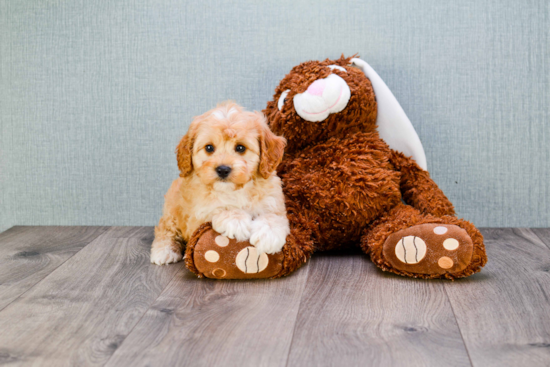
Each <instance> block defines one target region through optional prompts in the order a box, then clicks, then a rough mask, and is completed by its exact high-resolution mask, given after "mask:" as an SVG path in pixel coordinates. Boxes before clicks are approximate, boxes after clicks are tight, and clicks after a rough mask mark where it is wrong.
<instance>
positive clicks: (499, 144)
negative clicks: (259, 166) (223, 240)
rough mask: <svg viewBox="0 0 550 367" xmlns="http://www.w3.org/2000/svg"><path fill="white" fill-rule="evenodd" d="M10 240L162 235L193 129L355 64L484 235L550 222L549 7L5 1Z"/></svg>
mask: <svg viewBox="0 0 550 367" xmlns="http://www.w3.org/2000/svg"><path fill="white" fill-rule="evenodd" d="M0 11H1V13H0V17H1V25H0V27H1V28H0V43H1V44H0V51H1V54H0V66H1V69H0V71H1V79H0V83H1V84H0V87H1V88H0V93H1V99H0V119H1V120H0V121H1V134H2V136H1V147H0V149H1V151H0V154H1V155H0V159H1V161H0V180H1V181H0V185H1V186H0V189H1V194H0V195H1V196H0V199H1V200H2V202H1V208H0V209H1V214H0V215H1V217H0V229H6V228H8V227H10V226H12V225H15V224H69V225H70V224H85V225H93V224H97V225H115V224H117V225H122V224H128V225H153V224H155V222H156V221H157V220H158V217H159V216H160V213H161V208H162V201H163V194H164V192H165V191H166V189H167V188H168V187H169V185H170V182H171V180H172V179H174V178H175V177H176V176H177V169H176V164H175V157H174V154H173V150H174V148H175V146H176V144H177V142H178V140H179V138H180V137H181V136H182V135H183V134H184V133H185V131H186V129H187V127H188V125H189V122H190V120H191V118H192V117H193V116H194V115H197V114H200V113H202V112H204V111H205V110H207V109H210V108H211V107H213V106H214V105H215V104H216V103H217V102H219V101H222V100H225V99H229V98H231V99H234V100H236V101H238V102H239V103H241V104H243V105H245V106H246V107H248V108H250V109H262V108H263V107H264V106H265V103H266V101H267V100H268V99H269V98H271V96H272V93H273V90H274V88H275V86H276V85H277V82H278V80H280V79H281V78H282V77H283V76H284V75H285V74H286V72H287V71H288V70H289V69H290V68H291V67H292V66H293V65H295V64H297V63H299V62H301V61H305V60H308V59H324V58H326V57H338V56H339V55H340V54H341V53H345V54H346V55H351V54H354V53H356V52H358V53H359V54H360V55H361V56H362V57H363V58H364V59H365V60H367V61H368V62H369V63H370V64H371V65H372V66H373V67H374V68H375V69H376V70H377V71H378V72H379V74H380V75H381V76H382V78H384V79H385V81H386V83H387V84H388V85H389V86H390V88H391V89H392V90H393V92H394V93H395V95H396V96H397V98H398V100H399V101H400V102H401V104H402V105H403V108H404V109H405V111H406V112H407V113H408V115H409V117H410V119H411V121H412V122H413V124H414V125H415V126H416V128H417V130H418V132H419V135H420V137H421V139H422V141H423V143H424V146H425V149H426V154H427V157H428V163H429V166H430V171H431V174H432V176H433V177H434V179H435V180H436V181H437V182H438V183H439V185H440V186H441V187H442V188H443V189H444V191H445V192H446V193H447V195H448V196H449V197H450V199H451V200H452V201H453V202H454V203H455V205H456V207H457V210H458V213H459V215H461V216H463V217H465V218H467V219H470V220H472V221H474V222H475V223H477V224H478V225H479V226H550V218H549V216H548V212H549V211H550V199H549V194H550V188H549V187H550V173H549V166H550V163H549V161H550V148H549V145H548V142H549V141H550V124H549V123H548V120H549V117H550V107H549V106H550V103H549V102H550V80H549V72H550V70H549V54H550V44H549V28H548V24H549V6H548V2H547V1H534V2H533V1H522V2H518V1H484V2H480V1H460V2H450V1H449V2H441V1H437V0H422V1H397V0H392V1H384V2H381V1H349V2H343V1H342V2H340V1H338V2H336V1H311V2H303V1H296V0H294V1H278V2H263V4H261V3H260V2H257V1H227V2H210V1H204V2H203V1H192V2H191V1H188V2H185V1H181V0H154V1H153V0H133V1H118V0H94V1H84V0H72V1H68V0H66V1H61V0H60V1H53V0H51V1H50V0H43V1H38V0H37V1H21V0H0Z"/></svg>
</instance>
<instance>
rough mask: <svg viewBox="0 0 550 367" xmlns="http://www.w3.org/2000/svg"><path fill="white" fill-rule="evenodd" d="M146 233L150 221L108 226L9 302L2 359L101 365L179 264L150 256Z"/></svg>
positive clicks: (2, 317)
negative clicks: (135, 225)
mask: <svg viewBox="0 0 550 367" xmlns="http://www.w3.org/2000/svg"><path fill="white" fill-rule="evenodd" d="M121 233H127V235H128V236H129V237H128V238H124V237H120V235H121ZM111 235H113V236H111ZM152 239H153V228H152V227H146V228H145V227H144V228H137V229H136V228H134V229H132V228H129V229H128V228H123V229H120V228H114V229H112V230H109V231H107V232H106V233H104V234H103V235H101V236H99V237H98V238H96V239H95V240H94V241H93V242H91V243H90V244H89V245H87V246H86V247H84V248H83V249H82V250H81V251H79V252H78V253H77V254H76V255H75V256H73V257H72V258H70V259H69V260H67V261H66V262H65V263H64V264H63V265H61V266H60V267H59V268H57V269H56V270H55V271H53V272H52V273H51V274H50V275H49V276H47V277H46V278H45V279H43V280H42V281H41V282H40V283H38V284H37V285H35V286H34V287H33V288H32V289H30V290H29V291H28V292H26V293H25V294H23V295H22V296H21V297H19V298H18V299H17V300H15V301H14V302H12V303H11V304H10V305H9V306H7V307H6V308H5V309H4V310H3V311H1V312H0V330H2V332H1V333H0V355H1V356H2V359H3V360H4V361H10V362H11V363H12V364H15V365H48V366H77V365H104V364H105V362H106V361H107V360H108V359H109V357H110V356H111V355H112V353H113V352H114V351H115V350H116V349H117V347H118V346H119V345H120V343H121V342H122V341H123V340H124V338H125V337H126V335H127V334H128V333H129V332H130V331H131V330H132V328H133V327H134V326H135V325H136V324H137V322H138V321H139V319H140V318H141V317H142V316H143V314H144V313H145V311H146V310H147V309H148V308H149V307H150V306H151V304H152V303H153V302H154V300H155V299H156V298H157V297H158V295H159V294H160V293H161V292H162V290H163V289H164V288H165V287H166V285H167V284H168V283H169V282H170V280H171V279H172V278H173V276H174V275H175V273H176V272H178V271H180V270H181V269H182V267H183V265H182V264H176V265H172V266H156V265H152V264H150V262H149V249H150V245H151V242H152Z"/></svg>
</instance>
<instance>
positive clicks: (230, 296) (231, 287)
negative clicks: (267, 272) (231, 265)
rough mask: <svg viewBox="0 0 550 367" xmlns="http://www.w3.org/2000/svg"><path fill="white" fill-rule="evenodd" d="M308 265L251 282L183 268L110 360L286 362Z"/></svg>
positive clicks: (222, 363)
mask: <svg viewBox="0 0 550 367" xmlns="http://www.w3.org/2000/svg"><path fill="white" fill-rule="evenodd" d="M307 272H308V266H305V267H303V268H301V269H299V270H298V271H297V272H295V273H294V274H292V275H290V276H289V277H286V278H282V279H276V280H250V281H229V280H228V281H219V280H218V281H217V280H211V279H197V278H195V277H194V276H192V275H191V274H189V273H188V272H181V273H180V274H178V275H176V277H175V278H174V279H173V281H172V282H171V284H170V285H169V286H168V287H167V288H166V290H165V291H164V292H163V294H162V295H161V296H160V297H159V299H158V300H157V301H156V302H155V304H154V305H153V306H152V307H151V309H150V310H149V311H147V313H146V314H145V316H144V317H143V319H142V320H141V321H140V323H139V324H138V325H137V326H136V328H135V329H134V330H133V331H132V333H131V334H130V335H129V336H128V338H126V340H125V341H124V343H123V344H122V346H121V347H120V348H119V349H118V350H117V351H116V352H115V354H114V355H113V357H112V358H111V360H109V362H108V363H107V366H116V367H118V366H152V365H155V366H284V365H285V364H286V360H287V356H288V351H289V348H290V343H291V339H292V332H293V329H294V322H295V319H296V314H297V312H298V308H299V304H300V299H301V295H302V292H303V289H304V286H305V282H306V279H307Z"/></svg>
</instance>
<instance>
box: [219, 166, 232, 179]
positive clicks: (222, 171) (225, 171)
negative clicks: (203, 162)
mask: <svg viewBox="0 0 550 367" xmlns="http://www.w3.org/2000/svg"><path fill="white" fill-rule="evenodd" d="M216 173H217V174H218V177H219V178H222V179H223V178H227V176H229V174H230V173H231V167H229V166H218V167H217V168H216Z"/></svg>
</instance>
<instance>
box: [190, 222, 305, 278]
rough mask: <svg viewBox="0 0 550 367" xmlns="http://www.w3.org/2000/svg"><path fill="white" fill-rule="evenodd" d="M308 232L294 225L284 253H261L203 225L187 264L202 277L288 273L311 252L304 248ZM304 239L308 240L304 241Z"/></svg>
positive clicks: (257, 275)
mask: <svg viewBox="0 0 550 367" xmlns="http://www.w3.org/2000/svg"><path fill="white" fill-rule="evenodd" d="M307 238H308V236H307V234H306V233H304V232H303V231H300V230H299V229H298V228H293V229H291V231H290V234H289V235H288V236H287V238H286V244H285V245H284V247H283V249H282V250H281V252H278V253H276V254H261V255H258V253H257V251H256V248H255V247H254V246H252V245H251V244H250V243H249V242H248V241H241V242H237V241H236V240H235V239H229V238H227V237H224V236H221V235H220V234H219V233H217V232H216V231H214V230H213V229H212V225H211V224H210V223H205V224H203V225H202V226H200V227H199V228H198V229H197V230H196V231H195V233H194V234H193V236H192V237H191V239H190V240H189V242H188V243H187V248H186V251H185V264H186V266H187V268H188V269H189V270H191V271H192V272H193V273H195V274H196V275H198V276H199V277H207V278H213V279H261V278H278V277H281V276H285V275H288V274H290V273H291V272H293V271H294V270H296V269H297V268H299V267H300V266H301V265H303V264H304V263H305V262H306V261H307V259H308V258H309V257H310V256H311V252H312V251H305V249H304V247H303V246H302V244H303V243H307ZM304 239H305V241H306V242H303V241H304Z"/></svg>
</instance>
